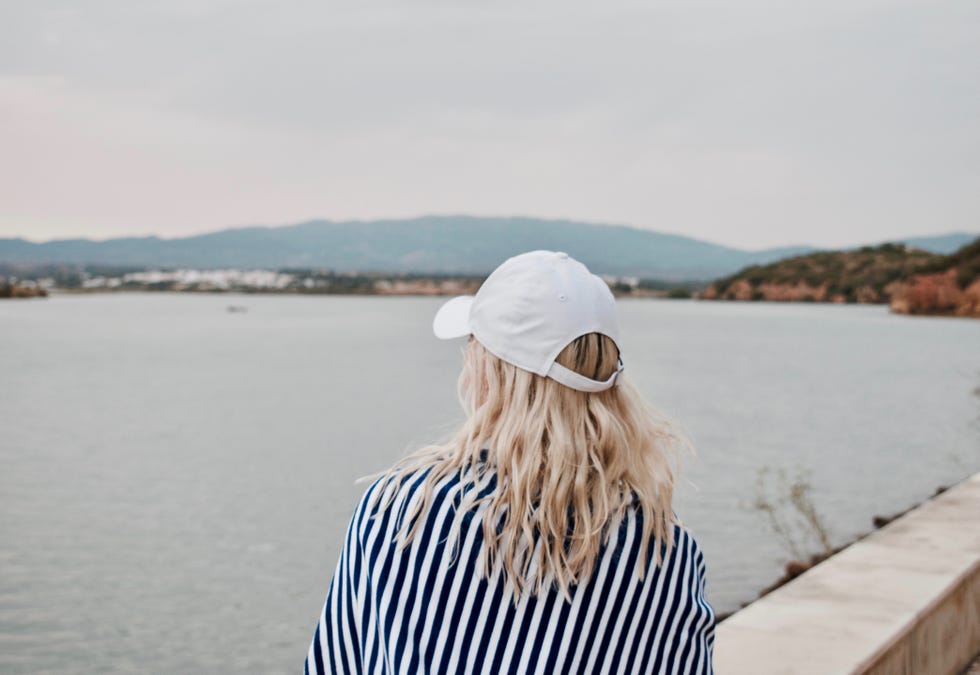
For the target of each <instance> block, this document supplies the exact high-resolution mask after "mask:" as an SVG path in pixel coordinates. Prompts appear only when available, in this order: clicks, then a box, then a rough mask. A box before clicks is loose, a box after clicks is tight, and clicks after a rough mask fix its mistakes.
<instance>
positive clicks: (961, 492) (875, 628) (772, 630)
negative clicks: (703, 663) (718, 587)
mask: <svg viewBox="0 0 980 675" xmlns="http://www.w3.org/2000/svg"><path fill="white" fill-rule="evenodd" d="M977 652H980V473H978V474H975V475H974V476H972V477H971V478H968V479H967V480H965V481H963V482H962V483H960V484H959V485H956V486H955V487H953V488H950V489H949V490H947V491H946V492H944V493H943V494H941V495H939V496H938V497H935V498H933V499H931V500H929V501H928V502H926V503H924V504H922V505H921V506H919V507H917V508H916V509H914V510H912V511H910V512H908V513H907V514H905V515H904V516H902V517H900V518H898V519H896V520H894V521H893V522H891V523H889V524H888V525H886V526H885V527H883V528H882V529H880V530H878V531H876V532H873V533H872V534H870V535H868V536H867V537H865V538H864V539H862V540H861V541H859V542H857V543H855V544H853V545H852V546H849V547H848V548H846V549H844V550H843V551H841V552H840V553H839V554H837V555H835V556H834V557H832V558H830V559H829V560H826V561H824V562H823V563H821V564H819V565H817V566H816V567H814V568H813V569H811V570H809V571H807V572H805V573H804V574H802V575H801V576H799V577H797V578H796V579H794V580H793V581H791V582H790V583H788V584H786V585H785V586H783V587H781V588H779V589H777V590H775V591H773V592H772V593H770V594H769V595H767V596H765V597H764V598H761V599H759V600H757V601H756V602H754V603H752V604H751V605H749V606H748V607H746V608H745V609H743V610H741V611H739V612H736V613H735V614H733V615H732V616H731V617H729V618H728V619H727V620H726V621H724V622H722V623H721V625H719V626H718V631H717V636H716V641H715V660H714V663H715V670H716V671H717V672H718V674H719V675H738V674H740V673H752V674H753V675H767V674H769V673H794V674H795V673H815V674H816V673H819V674H820V675H826V674H828V673H876V674H877V673H888V674H889V675H891V674H893V673H895V674H897V673H909V674H910V675H913V674H915V675H918V674H920V673H930V675H942V674H944V673H949V674H950V675H953V674H955V673H959V672H961V671H962V670H963V669H964V668H966V666H967V665H968V664H969V663H970V660H971V659H972V658H973V657H974V656H975V655H976V654H977Z"/></svg>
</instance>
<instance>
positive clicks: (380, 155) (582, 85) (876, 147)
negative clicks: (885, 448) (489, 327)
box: [0, 0, 980, 248]
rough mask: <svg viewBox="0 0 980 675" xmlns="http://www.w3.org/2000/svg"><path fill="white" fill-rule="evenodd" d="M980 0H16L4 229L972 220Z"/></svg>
mask: <svg viewBox="0 0 980 675" xmlns="http://www.w3.org/2000/svg"><path fill="white" fill-rule="evenodd" d="M978 34H980V3H978V2H976V0H948V1H947V0H914V1H912V0H909V1H901V0H896V1H885V0H817V1H792V0H778V1H772V2H769V1H762V0H740V1H739V2H731V0H720V1H712V2H703V1H700V0H673V1H669V2H662V1H657V0H646V1H643V2H637V1H633V0H601V1H600V0H589V1H581V0H562V1H560V2H551V1H547V2H538V1H536V0H522V1H519V2H518V1H513V2H512V1H511V0H494V1H493V2H490V1H489V0H453V1H449V0H390V1H389V0H358V1H357V2H333V1H330V0H316V1H311V2H292V1H289V0H276V1H265V0H238V1H232V0H139V1H138V2H133V1H132V0H97V1H89V0H70V1H64V2H54V1H51V0H8V1H6V2H3V3H2V4H0V237H10V236H22V237H26V238H29V239H32V240H47V239H51V238H66V237H93V238H106V237H114V236H138V235H146V234H157V235H160V236H166V237H175V236H184V235H188V234H195V233H200V232H206V231H213V230H217V229H222V228H226V227H232V226H243V225H255V224H265V225H275V224H286V223H292V222H298V221H302V220H307V219H311V218H328V219H335V220H346V219H372V218H398V217H412V216H417V215H423V214H454V213H467V214H473V215H526V216H540V217H549V218H570V219H576V220H587V221H592V222H604V223H617V224H626V225H634V226H637V227H644V228H649V229H654V230H659V231H665V232H675V233H680V234H685V235H688V236H693V237H698V238H701V239H707V240H710V241H715V242H718V243H723V244H728V245H732V246H738V247H742V248H762V247H768V246H778V245H787V244H801V243H807V244H813V245H818V246H844V245H853V244H858V243H866V242H873V241H880V240H885V239H894V238H899V237H905V236H913V235H926V234H934V233H943V232H950V231H956V230H959V231H968V232H978V231H980V122H978V120H980V40H978V39H977V35H978Z"/></svg>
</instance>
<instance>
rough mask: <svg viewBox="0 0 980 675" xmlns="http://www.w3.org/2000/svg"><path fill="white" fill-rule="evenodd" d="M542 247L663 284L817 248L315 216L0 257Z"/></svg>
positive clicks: (430, 253)
mask: <svg viewBox="0 0 980 675" xmlns="http://www.w3.org/2000/svg"><path fill="white" fill-rule="evenodd" d="M540 248H543V249H552V250H562V251H566V252H568V253H569V254H570V255H572V256H573V257H575V258H577V259H579V260H581V261H582V262H584V263H585V264H586V265H588V266H589V267H590V268H591V269H592V270H593V271H595V272H597V273H600V274H614V275H621V276H622V275H632V276H641V277H649V278H660V279H667V280H709V279H713V278H715V277H718V276H719V275H722V274H729V273H731V272H734V271H735V270H737V269H740V268H742V267H745V266H746V265H751V264H758V263H766V262H770V261H773V260H777V259H779V258H784V257H786V256H788V255H795V254H798V253H802V252H806V251H810V250H813V249H812V248H811V247H808V246H793V247H783V248H771V249H765V250H761V251H748V250H742V249H736V248H731V247H727V246H721V245H719V244H713V243H710V242H706V241H701V240H698V239H693V238H691V237H685V236H681V235H675V234H664V233H661V232H654V231H651V230H644V229H640V228H634V227H625V226H618V225H597V224H592V223H583V222H575V221H566V220H541V219H535V218H480V217H472V216H429V217H423V218H414V219H410V220H377V221H363V222H361V221H350V222H332V221H326V220H316V221H311V222H306V223H301V224H298V225H289V226H281V227H248V228H239V229H231V230H222V231H220V232H214V233H211V234H204V235H199V236H193V237H182V238H177V239H161V238H158V237H142V238H119V239H109V240H105V241H93V240H87V239H67V240H57V241H50V242H44V243H34V242H30V241H26V240H24V239H0V262H3V263H73V264H80V265H82V264H100V265H116V266H125V267H134V266H141V267H197V268H220V267H262V268H329V269H333V270H338V271H359V272H381V273H390V272H416V273H447V274H486V273H488V272H490V271H491V270H492V269H493V268H494V267H496V266H497V265H498V264H499V263H500V262H502V261H503V260H504V259H506V258H507V257H509V256H511V255H515V254H517V253H521V252H523V251H528V250H533V249H540Z"/></svg>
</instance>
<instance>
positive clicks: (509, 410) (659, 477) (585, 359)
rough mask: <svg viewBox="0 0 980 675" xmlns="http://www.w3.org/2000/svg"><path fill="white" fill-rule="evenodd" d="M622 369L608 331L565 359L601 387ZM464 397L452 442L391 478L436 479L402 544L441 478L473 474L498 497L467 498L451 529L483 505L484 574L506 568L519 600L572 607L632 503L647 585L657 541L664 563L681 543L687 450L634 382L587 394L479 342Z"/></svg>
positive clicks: (575, 344) (468, 361) (426, 483)
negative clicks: (488, 478) (526, 596)
mask: <svg viewBox="0 0 980 675" xmlns="http://www.w3.org/2000/svg"><path fill="white" fill-rule="evenodd" d="M618 360H619V351H618V349H617V348H616V344H615V343H614V342H613V341H612V340H611V339H610V338H608V337H606V336H604V335H600V334H599V333H589V334H587V335H583V336H581V337H579V338H577V339H576V340H574V341H572V342H571V343H570V344H569V345H568V346H567V347H565V349H564V350H563V351H562V352H561V353H560V354H559V356H558V358H557V361H558V362H559V363H560V364H561V365H563V366H565V367H566V368H570V369H572V370H575V371H576V372H579V373H581V374H582V375H585V376H586V377H590V378H592V379H598V380H604V379H606V378H608V377H609V376H610V375H611V374H612V372H613V371H614V370H615V369H616V367H617V362H618ZM458 390H459V392H458V393H459V397H460V401H461V403H462V404H463V408H464V410H465V411H466V413H467V419H466V422H465V423H464V424H463V426H462V428H460V429H459V430H458V432H457V433H456V434H455V436H453V437H452V439H451V440H449V442H448V443H445V444H441V445H431V446H428V447H425V448H422V449H420V450H418V451H416V452H414V453H412V454H411V455H409V456H408V457H405V458H404V459H402V460H401V461H399V462H397V463H396V464H395V465H394V466H393V467H392V468H391V469H390V470H389V471H388V472H387V473H386V474H385V478H386V479H390V478H393V477H395V476H396V475H398V474H399V473H402V472H412V471H416V470H428V471H427V473H426V475H425V477H424V479H423V482H422V485H421V486H420V490H421V498H420V499H416V500H414V504H413V505H412V506H409V507H408V508H407V509H406V510H405V512H404V514H403V519H402V520H401V525H400V526H399V529H398V531H397V535H396V539H397V540H398V541H400V543H401V545H402V546H407V545H408V544H409V542H410V541H411V540H412V538H413V537H414V536H415V535H416V534H417V532H418V530H419V526H420V523H421V522H422V521H423V518H420V517H418V516H419V515H420V514H424V513H425V512H426V510H427V508H428V507H429V505H430V504H431V501H432V498H433V493H434V490H435V488H436V485H437V484H438V483H439V482H440V481H441V480H442V479H443V478H446V477H448V476H450V475H453V474H456V475H459V476H463V475H470V476H471V477H473V480H474V482H475V481H478V480H479V479H480V478H481V477H483V476H485V475H487V472H490V471H493V472H495V474H496V475H495V477H496V480H497V483H496V486H495V488H494V489H493V490H492V492H491V493H490V494H489V495H486V496H484V497H482V498H477V497H476V496H475V495H476V493H477V492H478V490H471V491H469V494H470V495H471V496H470V497H469V501H468V502H467V501H464V502H463V503H461V504H460V506H459V507H458V509H457V513H456V527H454V530H455V531H456V535H457V536H458V533H459V527H458V525H459V523H460V522H461V517H462V515H463V513H465V512H466V511H468V510H471V509H476V508H477V507H478V506H479V505H480V504H483V503H486V505H487V508H486V509H485V511H484V514H483V521H482V525H483V538H484V549H483V555H484V558H483V573H484V575H485V576H488V577H489V576H490V574H491V572H492V571H494V570H497V569H500V570H501V571H502V573H503V575H504V580H505V582H506V581H509V582H511V583H512V584H513V586H512V587H513V590H514V598H515V601H516V597H517V596H518V595H520V594H522V593H523V592H524V591H525V590H529V591H530V592H532V593H535V594H537V593H539V592H540V591H541V590H542V588H544V587H545V586H546V585H547V584H550V583H554V584H557V586H558V588H559V589H560V590H561V592H562V593H563V594H564V595H565V597H566V598H568V597H569V596H570V592H569V588H570V587H571V586H574V585H576V584H578V583H580V582H582V581H585V580H587V579H589V578H590V576H591V574H592V572H593V569H594V566H595V564H596V559H597V558H598V555H599V552H600V549H601V547H602V546H603V544H604V543H606V541H607V539H608V536H609V535H610V534H611V531H612V529H613V527H612V526H613V524H615V523H618V522H621V521H620V519H621V518H622V517H624V516H625V514H626V511H627V509H628V507H629V506H630V505H631V504H632V503H634V501H635V502H636V503H637V505H638V507H639V509H640V510H641V511H642V523H643V532H642V539H641V556H640V562H639V565H638V569H639V575H640V578H641V579H642V578H643V575H644V573H645V570H646V567H647V562H648V561H647V550H648V548H649V544H650V542H651V541H652V542H653V544H654V551H655V553H654V555H655V557H656V562H657V564H658V565H659V564H660V562H661V553H662V550H663V551H664V552H665V551H668V550H669V549H670V548H671V547H672V546H673V529H674V525H675V523H676V519H675V517H674V514H673V511H672V509H671V501H672V498H673V492H674V477H675V473H676V470H677V469H676V459H677V453H676V446H677V443H678V442H682V443H686V442H685V441H684V439H683V437H682V436H681V435H680V434H678V433H676V432H675V431H674V430H672V428H671V427H670V425H669V424H667V423H666V421H665V420H663V419H662V418H661V417H660V416H659V415H657V414H656V413H655V412H654V411H653V410H652V409H651V408H649V407H648V406H647V405H646V404H645V402H644V401H643V399H642V397H641V395H640V394H639V392H638V391H637V390H636V388H635V387H634V386H633V385H632V384H631V383H630V382H629V380H628V379H627V378H624V377H623V376H622V375H620V377H619V382H618V384H617V386H615V387H612V388H611V389H608V390H606V391H602V392H597V393H585V392H580V391H577V390H574V389H571V388H569V387H566V386H564V385H562V384H559V383H558V382H555V381H554V380H551V379H549V378H546V377H542V376H540V375H536V374H534V373H531V372H529V371H526V370H522V369H521V368H518V367H516V366H514V365H512V364H510V363H508V362H506V361H503V360H502V359H499V358H497V357H496V356H494V355H493V354H492V353H490V352H489V351H488V350H487V349H486V348H484V347H483V345H482V344H480V342H479V341H477V340H476V339H474V338H472V337H471V338H470V341H469V344H468V345H467V347H466V349H465V351H464V358H463V369H462V372H461V373H460V376H459V386H458ZM470 472H472V473H470ZM395 492H396V491H389V490H377V491H376V492H375V494H381V493H388V494H389V497H388V500H387V502H388V504H390V502H391V501H392V499H393V498H394V494H395ZM386 506H387V505H385V506H384V507H382V508H385V507H386ZM455 550H456V551H457V552H458V546H457V547H455Z"/></svg>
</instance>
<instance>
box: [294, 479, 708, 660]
mask: <svg viewBox="0 0 980 675" xmlns="http://www.w3.org/2000/svg"><path fill="white" fill-rule="evenodd" d="M427 471H428V470H421V471H417V472H415V473H414V474H409V475H407V476H402V477H400V478H399V479H396V480H393V481H389V482H388V483H385V482H384V481H383V480H381V479H379V480H378V481H375V483H374V484H373V485H372V486H371V487H370V488H368V490H367V491H366V492H365V494H364V496H363V497H362V498H361V500H360V502H359V503H358V506H357V508H356V510H355V512H354V516H353V518H352V519H351V523H350V527H349V528H348V531H347V538H346V541H345V544H344V548H343V551H342V552H341V555H340V561H339V563H338V565H337V568H336V571H335V572H334V576H333V580H332V582H331V584H330V588H329V591H328V593H327V599H326V602H325V603H324V607H323V612H322V613H321V615H320V620H319V622H318V624H317V628H316V632H315V633H314V635H313V641H312V644H311V645H310V650H309V653H308V654H307V658H306V673H307V675H309V674H310V673H317V674H322V673H334V674H336V675H340V674H344V675H347V674H349V673H359V674H372V675H373V674H375V673H385V674H389V675H395V674H398V675H402V674H410V675H415V674H417V673H427V674H432V675H462V674H474V673H493V674H496V673H522V674H523V673H535V674H539V675H552V674H553V673H630V674H633V673H637V674H638V673H685V674H686V673H698V674H706V673H711V672H712V666H711V653H712V645H713V642H714V628H715V616H714V612H713V611H712V609H711V606H710V605H709V604H708V602H707V600H706V599H705V595H704V583H705V566H704V559H703V557H702V554H701V551H700V549H699V548H698V545H697V543H696V542H695V541H694V538H693V537H692V536H691V535H690V533H688V532H687V531H686V530H684V529H683V528H681V527H675V529H674V540H675V546H674V548H673V549H672V550H671V552H670V553H669V554H668V555H666V556H665V557H664V560H663V562H662V564H661V565H660V566H659V567H658V566H657V565H656V563H655V561H654V556H653V555H652V552H653V549H652V546H653V544H651V550H650V553H651V555H648V556H647V560H648V561H649V562H648V565H649V567H648V570H647V573H646V575H645V577H644V580H643V581H640V580H639V576H638V574H637V565H638V560H639V553H640V548H641V544H640V537H641V534H642V515H641V512H640V511H639V509H635V508H631V509H630V510H629V511H628V513H627V516H626V518H624V519H623V521H622V522H621V523H620V524H619V527H618V528H617V531H616V532H615V533H614V534H613V535H612V536H611V537H610V539H609V542H608V544H607V545H606V546H604V547H603V548H602V550H601V551H600V554H599V559H598V560H597V563H596V566H595V570H594V572H593V575H592V578H591V579H590V580H589V581H588V582H587V583H581V584H579V585H578V586H574V587H572V588H571V597H572V601H571V602H570V603H569V602H568V601H566V599H565V597H564V596H563V595H562V594H561V593H560V591H558V590H557V589H551V590H548V589H545V590H543V591H542V592H541V593H540V594H538V595H531V594H527V593H526V594H525V595H523V596H522V597H521V599H520V601H519V602H518V603H517V605H516V606H515V605H514V603H513V601H512V600H511V598H510V596H509V593H510V589H509V588H507V589H505V587H504V583H503V581H502V579H501V578H499V575H498V576H497V577H494V578H491V579H490V580H488V579H486V578H485V577H484V576H483V575H482V574H481V572H480V569H482V568H481V567H479V564H480V561H481V559H482V555H483V553H482V550H481V548H482V544H483V527H482V515H483V509H484V508H485V505H481V506H480V507H478V508H475V509H472V510H470V511H468V512H466V513H465V514H464V515H463V517H462V521H461V522H462V524H461V534H460V537H459V539H458V550H456V549H455V548H454V547H456V546H457V539H456V536H455V534H452V536H450V535H451V528H452V525H453V522H454V519H455V515H456V513H455V512H456V509H457V508H458V507H459V505H460V503H461V501H462V499H463V497H464V495H466V496H467V497H472V496H474V495H472V494H467V491H469V490H477V491H479V494H478V495H476V496H483V495H486V494H490V492H491V491H492V490H493V489H494V487H495V477H494V476H493V473H492V471H489V472H487V475H486V477H484V478H483V479H482V482H481V483H479V484H475V483H474V482H473V481H471V480H460V476H459V475H453V476H448V477H446V478H444V479H442V480H441V481H440V482H439V484H438V485H437V486H436V490H435V492H434V494H433V500H432V503H431V507H430V508H429V509H428V510H427V511H426V513H424V514H422V515H421V517H422V518H423V522H422V523H421V524H420V529H419V530H418V532H417V534H416V536H415V537H414V538H413V539H412V541H411V543H410V544H409V545H408V546H407V547H403V548H401V547H399V545H398V543H397V542H395V541H394V534H395V532H396V531H397V529H398V525H399V523H396V521H397V520H398V515H397V514H398V513H399V512H400V511H402V510H403V509H404V508H405V506H406V505H408V504H410V503H411V500H413V499H418V498H419V497H420V496H421V490H420V489H419V487H420V486H421V484H422V481H423V479H424V477H425V475H426V473H427ZM379 490H392V491H394V490H397V494H396V495H395V499H394V501H393V502H392V503H391V504H390V506H389V507H388V508H386V509H383V510H380V511H379V505H378V503H377V502H378V500H372V497H373V496H375V493H376V492H377V491H379ZM467 501H468V500H467ZM382 503H383V500H382ZM372 515H374V516H375V517H373V518H372V517H371V516H372Z"/></svg>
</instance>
